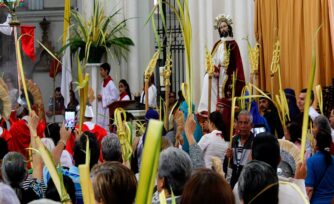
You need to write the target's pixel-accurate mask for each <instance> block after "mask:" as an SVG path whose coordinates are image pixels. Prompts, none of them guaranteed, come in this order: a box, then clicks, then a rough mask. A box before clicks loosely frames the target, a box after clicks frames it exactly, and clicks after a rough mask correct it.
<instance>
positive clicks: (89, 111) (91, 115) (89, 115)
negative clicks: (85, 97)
mask: <svg viewBox="0 0 334 204" xmlns="http://www.w3.org/2000/svg"><path fill="white" fill-rule="evenodd" d="M76 109H77V112H78V114H79V111H80V106H79V105H78V106H77V108H76ZM85 117H86V118H94V112H93V107H92V106H91V105H86V111H85Z"/></svg>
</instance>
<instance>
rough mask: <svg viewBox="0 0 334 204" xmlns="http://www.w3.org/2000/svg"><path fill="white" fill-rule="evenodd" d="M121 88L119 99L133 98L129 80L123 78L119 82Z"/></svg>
mask: <svg viewBox="0 0 334 204" xmlns="http://www.w3.org/2000/svg"><path fill="white" fill-rule="evenodd" d="M118 89H119V99H118V100H119V101H129V100H131V98H132V97H131V91H130V86H129V84H128V82H127V81H126V80H125V79H121V80H120V81H119V83H118Z"/></svg>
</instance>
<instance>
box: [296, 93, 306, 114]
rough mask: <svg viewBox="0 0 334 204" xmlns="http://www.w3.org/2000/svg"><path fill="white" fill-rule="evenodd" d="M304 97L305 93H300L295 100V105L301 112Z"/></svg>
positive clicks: (302, 110)
mask: <svg viewBox="0 0 334 204" xmlns="http://www.w3.org/2000/svg"><path fill="white" fill-rule="evenodd" d="M305 97H306V93H300V94H299V97H298V100H297V106H298V108H299V110H300V111H301V112H304V105H305Z"/></svg>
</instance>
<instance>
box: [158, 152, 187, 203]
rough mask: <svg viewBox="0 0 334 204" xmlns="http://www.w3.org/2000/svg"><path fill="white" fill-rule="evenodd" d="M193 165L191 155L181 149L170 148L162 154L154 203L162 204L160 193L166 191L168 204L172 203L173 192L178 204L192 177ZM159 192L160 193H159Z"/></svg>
mask: <svg viewBox="0 0 334 204" xmlns="http://www.w3.org/2000/svg"><path fill="white" fill-rule="evenodd" d="M191 170H192V163H191V160H190V157H189V155H188V154H187V153H186V152H184V151H183V150H181V149H178V148H175V147H169V148H167V149H165V150H163V151H162V152H161V154H160V159H159V167H158V179H157V190H158V191H157V192H156V193H154V195H153V200H152V203H154V204H156V203H160V201H159V193H160V192H161V191H162V190H164V192H165V194H166V198H167V199H166V201H167V203H171V201H172V199H171V194H172V191H173V194H174V197H175V199H176V203H179V202H178V201H179V200H180V199H181V195H182V192H183V187H184V185H185V183H186V182H187V181H188V179H189V178H190V175H191ZM158 192H159V193H158Z"/></svg>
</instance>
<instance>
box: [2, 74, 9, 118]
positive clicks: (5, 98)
mask: <svg viewBox="0 0 334 204" xmlns="http://www.w3.org/2000/svg"><path fill="white" fill-rule="evenodd" d="M0 81H2V82H3V80H2V79H1V80H0ZM0 83H1V82H0ZM4 85H6V84H4ZM11 110H12V105H11V100H10V97H9V94H8V90H7V86H3V84H0V114H1V115H2V117H4V118H5V119H7V120H8V119H9V116H10V113H11Z"/></svg>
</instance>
